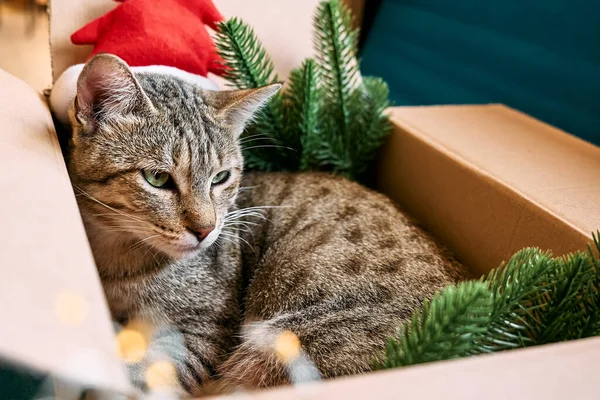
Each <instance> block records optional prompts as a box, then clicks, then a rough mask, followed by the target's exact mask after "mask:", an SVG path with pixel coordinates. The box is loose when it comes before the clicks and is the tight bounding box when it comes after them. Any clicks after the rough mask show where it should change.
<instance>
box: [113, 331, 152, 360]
mask: <svg viewBox="0 0 600 400" xmlns="http://www.w3.org/2000/svg"><path fill="white" fill-rule="evenodd" d="M147 348H148V341H147V340H146V337H145V336H144V334H143V333H142V332H140V331H139V330H137V329H133V328H124V329H123V330H121V331H120V332H119V333H117V351H118V354H119V357H121V359H122V360H123V361H125V362H126V363H130V364H131V363H137V362H140V361H142V360H143V359H144V356H145V355H146V350H147Z"/></svg>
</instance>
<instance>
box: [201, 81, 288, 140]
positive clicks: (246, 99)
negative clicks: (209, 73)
mask: <svg viewBox="0 0 600 400" xmlns="http://www.w3.org/2000/svg"><path fill="white" fill-rule="evenodd" d="M279 89H281V84H280V83H273V84H271V85H268V86H263V87H260V88H257V89H245V90H229V91H204V92H203V97H204V101H205V102H206V103H207V104H208V105H210V106H211V107H213V108H214V109H215V113H216V117H217V119H218V120H220V121H222V122H224V123H225V125H227V126H228V127H229V128H230V130H231V131H232V133H233V135H234V136H235V137H236V138H237V137H238V136H239V135H241V134H242V132H243V131H244V127H245V126H246V124H247V123H248V122H249V121H250V120H251V119H252V117H253V116H254V114H255V113H256V112H257V111H258V110H259V109H260V108H261V107H262V106H264V105H265V104H266V103H267V102H268V101H269V99H270V98H271V97H272V96H273V95H274V94H275V93H277V91H278V90H279Z"/></svg>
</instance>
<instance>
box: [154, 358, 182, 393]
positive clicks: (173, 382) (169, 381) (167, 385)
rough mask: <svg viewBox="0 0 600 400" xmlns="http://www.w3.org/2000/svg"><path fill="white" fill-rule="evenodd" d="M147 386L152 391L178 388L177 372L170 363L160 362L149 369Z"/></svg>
mask: <svg viewBox="0 0 600 400" xmlns="http://www.w3.org/2000/svg"><path fill="white" fill-rule="evenodd" d="M146 384H147V385H148V388H149V389H150V390H165V389H171V388H175V387H176V386H177V370H176V369H175V367H174V366H173V364H171V363H170V362H168V361H158V362H155V363H154V364H152V365H150V366H149V367H148V370H147V371H146Z"/></svg>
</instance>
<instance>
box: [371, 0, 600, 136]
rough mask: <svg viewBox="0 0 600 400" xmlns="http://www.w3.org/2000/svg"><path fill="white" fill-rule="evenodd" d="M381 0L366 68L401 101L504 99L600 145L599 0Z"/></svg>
mask: <svg viewBox="0 0 600 400" xmlns="http://www.w3.org/2000/svg"><path fill="white" fill-rule="evenodd" d="M379 3H380V6H379V8H378V10H376V11H374V12H373V14H374V19H373V21H372V24H371V28H370V29H369V30H368V34H367V35H366V38H364V43H363V45H362V48H361V54H360V56H361V58H362V64H361V69H362V72H363V74H364V75H377V76H381V77H383V78H384V79H385V80H386V81H387V82H388V83H389V85H390V89H391V99H392V101H393V102H394V105H431V104H451V103H454V104H465V103H466V104H480V103H504V104H507V105H509V106H511V107H513V108H516V109H519V110H521V111H523V112H525V113H528V114H530V115H532V116H534V117H536V118H538V119H541V120H543V121H545V122H548V123H550V124H552V125H554V126H557V127H559V128H561V129H563V130H566V131H568V132H570V133H572V134H574V135H577V136H579V137H581V138H583V139H585V140H588V141H590V142H593V143H596V144H599V145H600V99H599V98H598V94H599V93H600V1H598V0H545V1H544V0H483V1H482V0H381V1H380V2H379ZM368 6H369V0H367V7H368Z"/></svg>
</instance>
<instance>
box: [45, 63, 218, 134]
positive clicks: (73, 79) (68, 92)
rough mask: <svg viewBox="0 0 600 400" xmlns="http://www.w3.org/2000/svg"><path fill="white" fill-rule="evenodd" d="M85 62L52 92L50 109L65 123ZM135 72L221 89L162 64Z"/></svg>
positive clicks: (70, 70)
mask: <svg viewBox="0 0 600 400" xmlns="http://www.w3.org/2000/svg"><path fill="white" fill-rule="evenodd" d="M83 66H84V64H76V65H73V66H71V67H69V68H68V69H67V70H66V71H65V72H63V73H62V75H61V76H60V77H59V78H58V79H57V80H56V82H55V83H54V86H53V87H52V91H51V93H50V109H51V110H52V112H53V113H54V115H55V116H56V118H57V119H58V120H59V121H60V122H61V123H62V124H65V125H68V124H69V114H68V111H69V107H70V106H71V103H72V102H73V99H74V98H75V95H76V94H77V79H78V78H79V74H80V73H81V70H82V69H83ZM131 71H132V72H133V73H138V72H147V73H151V74H162V75H171V76H175V77H177V78H180V79H183V80H185V81H187V82H190V83H192V84H194V85H198V86H199V87H201V88H202V89H207V90H219V87H218V86H217V84H216V83H215V82H213V81H212V80H210V79H208V78H205V77H203V76H200V75H196V74H191V73H189V72H186V71H183V70H180V69H178V68H175V67H166V66H162V65H150V66H147V67H131Z"/></svg>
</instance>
